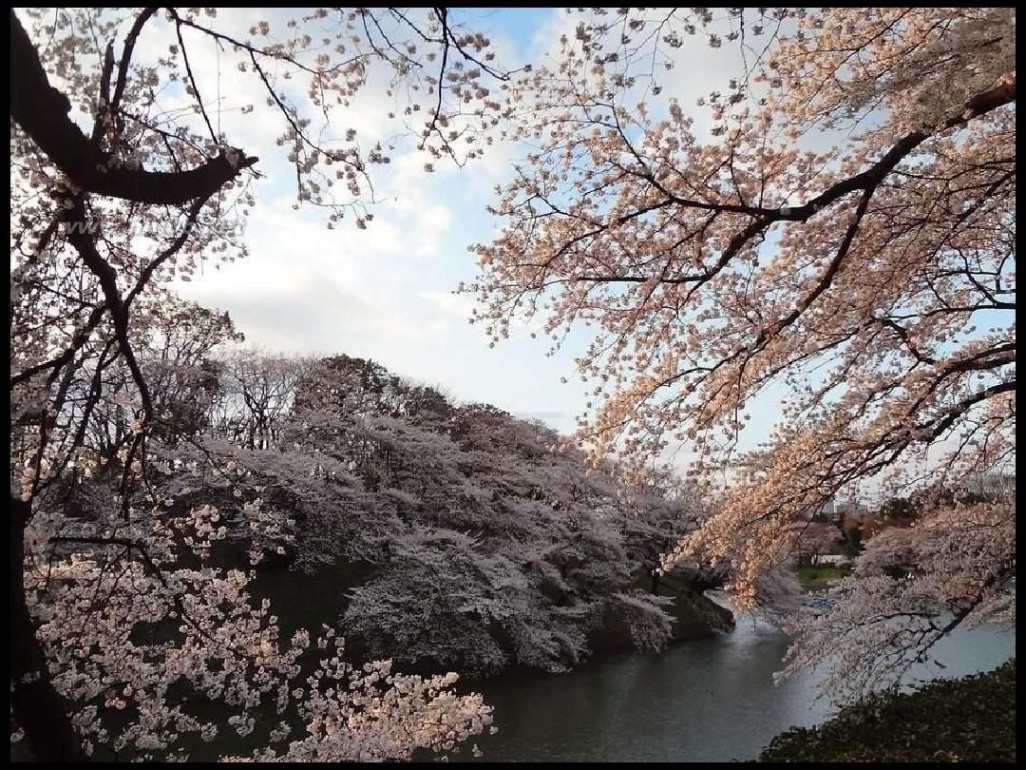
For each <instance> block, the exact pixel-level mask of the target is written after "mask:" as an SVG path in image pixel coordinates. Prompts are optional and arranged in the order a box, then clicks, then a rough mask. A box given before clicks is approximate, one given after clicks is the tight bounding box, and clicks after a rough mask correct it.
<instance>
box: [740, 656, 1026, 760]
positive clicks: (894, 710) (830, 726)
mask: <svg viewBox="0 0 1026 770" xmlns="http://www.w3.org/2000/svg"><path fill="white" fill-rule="evenodd" d="M759 761H761V762H1014V761H1015V660H1014V659H1013V660H1011V661H1009V662H1008V663H1005V664H1004V665H1003V666H1001V667H999V668H996V669H994V670H993V671H989V672H987V673H985V674H975V675H973V676H968V677H965V678H963V679H953V680H941V681H936V682H930V683H929V684H927V685H925V686H923V687H922V688H921V689H919V690H917V691H915V692H912V693H893V692H887V693H880V694H878V695H873V696H870V697H869V698H867V699H866V700H865V701H863V702H861V703H858V704H856V705H854V706H850V707H848V708H844V709H842V710H841V712H840V713H839V714H838V715H837V716H836V717H834V718H833V719H831V720H830V721H828V722H825V723H824V724H822V725H819V726H818V727H812V728H804V727H796V728H793V729H791V730H788V731H787V732H784V733H781V734H780V735H778V736H777V737H776V738H774V739H773V740H772V742H771V743H770V745H769V746H768V747H767V748H766V749H765V750H764V751H763V752H762V754H761V755H760V756H759Z"/></svg>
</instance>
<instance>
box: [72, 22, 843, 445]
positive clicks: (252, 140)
mask: <svg viewBox="0 0 1026 770" xmlns="http://www.w3.org/2000/svg"><path fill="white" fill-rule="evenodd" d="M416 12H422V11H416ZM292 15H293V12H292V11H291V10H283V9H277V10H276V9H270V10H269V9H259V8H243V9H220V10H219V11H218V19H217V22H216V25H214V26H216V27H217V28H218V29H224V30H226V31H229V30H234V31H236V32H238V33H239V34H241V35H245V30H246V29H248V28H249V27H250V26H252V25H254V24H257V23H258V22H260V21H261V20H262V19H265V18H266V19H268V20H269V21H271V22H272V29H275V28H278V29H280V28H281V27H282V26H283V24H284V21H285V20H286V19H287V18H289V17H290V16H292ZM452 20H454V21H455V22H457V23H463V24H465V25H466V27H467V28H470V29H473V30H475V31H481V32H483V33H485V34H486V35H487V36H488V37H489V38H490V39H491V49H492V50H494V51H495V52H496V54H497V55H498V62H499V63H500V65H501V66H502V67H505V68H508V69H514V68H517V67H519V66H522V65H524V64H526V63H531V64H532V65H534V66H538V65H540V64H542V63H545V61H546V60H547V59H548V58H549V57H553V56H555V55H556V54H557V52H558V50H559V38H560V36H561V35H563V34H568V35H570V36H571V37H572V36H573V34H574V31H573V30H574V25H575V24H576V22H577V17H576V16H571V15H568V14H567V13H566V12H565V10H564V9H553V8H526V9H510V8H482V9H456V10H454V11H452ZM175 42H176V41H175V37H174V33H173V29H172V28H171V27H170V26H169V25H168V24H167V23H164V22H163V21H155V22H154V23H153V24H150V25H147V27H146V29H145V32H144V35H143V38H141V43H140V49H141V53H140V56H144V57H150V58H151V59H152V57H155V56H156V55H158V53H160V52H162V51H163V50H166V46H167V45H169V44H174V43H175ZM189 56H190V64H191V68H192V70H193V71H194V72H195V74H196V80H197V82H198V83H199V84H200V85H201V90H202V91H203V97H204V104H205V105H207V107H208V110H209V111H210V114H211V116H212V119H213V120H214V122H215V124H216V129H217V130H218V131H219V132H221V131H223V133H224V134H225V136H227V137H228V140H229V141H230V143H231V144H232V145H233V146H235V147H240V148H242V149H244V150H245V152H246V153H248V154H250V155H256V156H258V157H259V158H260V162H259V164H258V165H257V169H258V170H259V172H260V178H259V179H257V180H255V181H254V182H253V190H254V193H255V196H256V205H255V207H254V209H253V211H252V215H251V216H250V218H249V225H248V229H247V232H246V242H247V245H248V249H249V252H250V254H249V256H248V257H246V258H245V259H242V260H237V261H235V262H232V263H221V264H217V265H215V264H214V263H213V262H212V261H208V262H206V263H205V264H204V265H203V266H202V268H201V270H200V272H199V273H198V274H197V275H194V276H193V278H192V280H190V281H188V282H186V281H177V282H176V283H175V285H174V287H173V288H175V289H176V290H177V291H178V292H179V293H180V294H182V295H183V296H185V297H187V298H189V299H193V300H195V301H197V302H199V303H201V304H202V305H204V306H206V307H209V308H216V309H218V310H222V311H223V310H227V311H228V312H229V313H230V315H231V317H232V319H233V320H234V322H235V324H236V326H237V328H238V329H240V330H241V331H242V332H243V333H244V334H245V335H246V339H247V343H248V344H251V345H255V346H258V347H260V348H263V349H265V350H267V351H269V352H275V353H292V354H299V355H334V354H340V353H345V354H347V355H350V356H358V357H363V358H369V359H372V360H374V361H377V362H379V363H381V364H383V365H385V366H386V367H387V368H388V369H390V370H391V371H392V372H394V373H396V374H400V375H403V376H405V377H408V378H410V379H412V380H414V381H417V382H421V383H424V384H429V385H433V386H435V387H438V388H439V389H440V390H441V391H443V392H444V393H446V394H447V395H448V396H449V397H450V398H451V399H452V400H453V401H455V402H457V403H469V402H485V403H490V404H493V405H495V406H498V407H500V408H503V409H506V410H508V411H510V412H512V413H514V414H516V415H518V416H521V417H529V418H537V419H540V420H542V421H544V422H545V423H547V424H549V425H550V426H551V427H553V428H555V429H557V430H559V431H562V432H565V433H569V432H571V431H572V430H573V429H574V427H575V424H576V418H577V417H578V416H580V415H581V414H582V413H583V412H584V411H585V405H586V403H587V401H588V395H587V394H586V390H587V388H586V386H585V384H584V383H582V382H581V381H580V380H579V379H578V378H577V376H576V372H575V365H574V359H575V357H577V356H579V355H582V354H583V353H584V351H585V349H586V347H587V344H588V342H590V336H589V334H588V330H587V329H584V328H576V329H574V330H573V331H572V332H571V333H570V334H569V336H568V337H567V338H566V341H565V343H564V344H563V346H562V347H561V349H559V350H557V351H555V352H554V353H552V354H551V355H550V354H549V348H550V342H549V341H548V340H547V339H544V337H543V335H539V336H538V338H537V339H535V338H533V335H532V332H533V331H537V330H538V329H539V328H540V325H541V321H542V319H540V318H539V319H536V321H535V322H533V323H531V324H521V325H520V326H518V327H514V328H513V330H512V333H511V336H510V339H508V340H505V341H503V342H501V343H499V344H497V345H495V346H492V345H491V343H490V340H489V338H488V337H487V335H486V334H485V331H484V329H483V328H481V327H480V326H475V325H471V324H470V323H468V321H469V318H470V314H471V310H472V308H473V305H474V299H473V297H472V296H469V295H457V294H455V293H454V289H455V287H456V286H457V285H458V284H459V283H460V282H472V281H474V280H475V278H476V277H477V276H478V268H477V264H476V259H475V256H474V254H473V253H471V251H470V249H471V247H472V246H473V245H474V244H477V243H487V242H489V241H491V240H492V239H493V238H494V237H495V236H496V235H497V233H498V227H499V226H500V223H499V222H498V221H497V220H495V219H494V218H493V217H491V216H490V215H489V214H488V213H487V211H486V207H487V206H488V204H489V203H490V201H491V200H492V199H493V196H494V194H495V193H494V189H495V187H496V185H499V184H502V183H503V182H505V181H506V180H508V179H509V178H510V177H511V174H512V173H513V164H514V163H515V162H516V161H517V160H518V158H520V157H522V156H523V155H524V154H525V152H526V148H524V147H518V146H513V145H511V144H510V143H502V142H498V143H497V144H496V145H495V146H494V147H491V148H489V149H488V151H487V152H486V154H485V157H483V158H480V159H477V160H474V161H471V162H470V163H469V164H468V165H467V167H466V168H463V169H458V168H456V167H455V166H452V165H447V164H445V163H441V162H436V163H435V164H434V165H435V168H436V170H435V171H434V173H427V172H426V171H425V168H424V164H425V161H426V160H430V159H429V158H427V157H426V156H425V155H424V154H423V153H420V152H418V151H417V150H416V148H415V143H413V142H409V141H407V142H406V143H405V144H403V143H402V142H400V143H399V145H398V148H397V150H396V151H395V152H394V153H393V155H392V163H391V164H390V165H388V166H378V167H372V178H373V184H374V202H373V204H371V206H370V209H369V210H370V211H372V212H373V214H374V221H373V222H372V223H370V225H369V226H368V227H367V229H363V230H361V229H358V228H357V227H355V225H354V223H353V221H352V218H350V219H349V220H348V221H343V222H342V223H341V224H339V225H337V226H336V227H335V229H330V230H329V229H327V228H326V226H325V225H326V214H325V212H324V211H323V210H321V209H317V208H314V207H311V206H309V205H305V206H298V207H297V205H296V203H297V201H296V188H295V171H294V169H293V168H292V167H291V166H290V165H289V164H288V162H287V161H286V158H285V154H286V151H284V150H283V148H282V147H280V146H278V145H276V142H275V140H276V138H277V136H278V135H279V133H280V131H281V124H280V117H281V116H280V114H279V113H278V111H277V110H274V109H269V108H266V107H264V106H263V104H264V99H265V98H266V92H265V91H264V89H263V86H262V84H261V83H260V81H259V79H258V78H256V77H254V76H253V74H252V73H248V74H247V73H241V72H239V71H237V69H235V63H236V61H237V59H234V58H232V57H231V55H229V54H223V53H219V52H218V49H217V48H216V46H214V45H213V44H212V43H211V41H210V40H209V39H207V38H206V37H205V36H203V35H198V36H197V37H196V38H193V39H192V40H191V41H190V43H189ZM674 56H675V59H676V62H675V63H676V67H675V68H674V70H673V71H672V72H669V73H665V74H662V75H660V82H661V84H662V86H663V88H664V91H666V92H667V93H668V94H672V95H673V96H675V97H676V98H677V99H678V100H679V101H680V103H681V104H682V105H683V106H685V108H687V107H688V105H692V106H691V107H690V109H688V112H689V114H690V115H691V116H692V117H693V118H694V119H695V124H694V126H693V132H694V134H695V135H696V138H697V139H698V140H699V141H703V140H708V139H709V135H708V127H709V117H708V114H707V113H704V112H703V111H702V110H699V109H698V108H697V107H694V106H693V105H695V102H696V101H697V100H698V99H699V98H700V97H703V96H707V95H708V94H709V93H710V92H711V91H713V90H717V89H718V90H726V88H725V87H726V83H727V81H728V80H729V79H730V78H731V77H732V76H735V75H737V74H738V71H739V69H740V68H741V61H740V56H739V54H738V51H737V49H736V48H734V47H732V46H728V45H724V46H723V47H722V48H720V49H713V48H711V47H710V46H709V45H707V44H706V42H705V41H704V40H702V39H701V38H700V37H697V38H691V39H685V41H684V45H683V47H682V48H681V49H680V50H678V51H677V52H676V53H675V54H674ZM383 84H384V81H383V80H381V79H380V78H378V79H377V80H375V78H374V76H373V74H372V77H371V79H370V84H369V85H368V87H366V88H365V89H364V90H363V91H362V92H361V94H360V95H359V96H358V97H357V98H356V100H355V102H354V106H353V107H351V108H350V109H348V110H347V111H345V112H344V113H342V114H338V115H336V116H335V122H334V123H333V125H332V129H333V130H337V131H344V130H346V129H349V128H352V129H355V130H356V131H357V133H358V136H359V137H360V141H361V144H363V145H364V146H365V147H366V146H369V145H370V144H373V142H374V141H376V140H379V139H380V140H387V139H389V138H390V137H392V136H394V135H395V132H396V130H397V129H396V125H395V123H394V122H390V121H388V120H386V119H385V115H387V113H388V112H390V111H393V110H395V109H396V105H395V99H394V98H388V97H387V95H386V93H385V87H384V85H383ZM285 87H288V86H285ZM291 93H292V95H293V96H296V95H297V94H296V91H295V90H292V91H291ZM178 98H179V102H180V104H178V106H181V105H182V104H184V103H185V102H186V100H185V98H184V95H182V94H181V93H179V95H178ZM161 104H162V106H164V107H168V108H173V107H175V106H176V103H175V92H174V88H173V87H172V88H170V89H168V90H167V91H166V92H165V91H162V93H161ZM246 104H254V105H256V110H255V111H254V112H252V113H246V112H244V110H243V106H244V105H246ZM75 119H76V120H85V121H88V116H81V117H79V116H75ZM82 124H83V125H84V124H85V123H82ZM827 139H828V137H823V138H822V140H827ZM809 149H812V148H811V147H810V148H809ZM786 395H787V394H786V392H785V391H784V390H783V388H782V387H781V386H776V387H771V388H769V389H767V391H766V392H765V393H763V394H761V395H760V396H759V397H758V399H757V400H756V403H754V404H752V408H751V410H750V411H751V413H752V414H753V416H754V419H753V421H752V424H751V425H750V426H749V428H748V429H747V430H746V431H745V433H744V434H743V438H742V442H741V448H753V447H754V446H755V445H756V444H757V443H759V442H761V441H762V440H764V439H765V438H767V437H768V435H769V433H770V431H771V428H772V426H773V425H774V423H775V422H776V420H777V418H778V416H779V405H780V402H781V400H782V399H783V398H784V397H785V396H786ZM686 449H687V448H686V447H685V448H684V451H683V452H677V453H676V454H675V455H674V457H673V459H674V460H675V461H676V462H678V463H682V462H686V460H687V458H688V456H689V453H688V452H687V451H686Z"/></svg>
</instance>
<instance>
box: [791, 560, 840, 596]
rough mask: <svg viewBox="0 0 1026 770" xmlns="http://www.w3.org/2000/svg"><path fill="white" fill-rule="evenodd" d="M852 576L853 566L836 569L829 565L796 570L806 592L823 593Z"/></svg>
mask: <svg viewBox="0 0 1026 770" xmlns="http://www.w3.org/2000/svg"><path fill="white" fill-rule="evenodd" d="M849 574H851V566H850V565H845V566H843V567H834V566H832V565H829V564H824V565H819V566H814V567H799V568H798V569H796V570H795V575H797V576H798V582H799V583H801V585H802V588H804V589H805V590H806V591H822V590H823V589H824V588H828V587H829V586H830V584H831V583H833V582H834V581H835V580H838V579H840V578H843V577H847V576H848V575H849Z"/></svg>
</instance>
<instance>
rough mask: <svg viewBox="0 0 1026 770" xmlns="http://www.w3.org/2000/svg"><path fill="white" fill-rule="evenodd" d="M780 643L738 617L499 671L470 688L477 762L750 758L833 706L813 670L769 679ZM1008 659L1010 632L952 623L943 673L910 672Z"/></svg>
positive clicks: (962, 669) (960, 672)
mask: <svg viewBox="0 0 1026 770" xmlns="http://www.w3.org/2000/svg"><path fill="white" fill-rule="evenodd" d="M786 649H787V638H786V637H785V636H783V635H782V634H780V633H779V632H777V631H775V630H773V629H772V628H770V627H768V626H766V625H763V624H757V623H753V621H751V620H750V619H744V618H742V619H740V620H739V621H738V624H737V628H736V629H735V630H734V631H732V632H731V633H728V634H723V635H718V636H716V637H714V638H710V639H703V640H699V641H692V642H681V643H678V644H676V645H673V646H671V647H670V648H669V649H667V650H666V651H665V652H663V653H661V654H659V655H641V654H632V653H613V654H606V655H602V656H597V657H596V658H595V659H594V660H592V661H590V662H589V663H587V664H586V665H584V666H582V667H581V668H579V669H577V670H575V671H573V672H571V673H568V674H555V675H553V674H548V675H546V674H533V673H529V674H523V673H518V674H512V673H511V674H507V675H504V676H501V677H497V678H494V679H491V680H485V681H483V682H480V683H475V686H474V689H476V690H478V691H480V692H482V693H483V694H484V696H485V700H486V701H487V702H488V703H490V704H491V705H492V706H494V708H495V721H496V724H497V725H498V726H499V732H498V734H496V735H494V736H488V737H485V738H482V739H479V740H478V746H479V747H480V748H481V749H482V751H483V752H484V757H483V759H484V760H487V761H552V762H567V761H592V762H595V761H633V762H659V761H674V762H702V761H711V762H717V761H719V762H725V761H730V760H748V759H754V758H755V757H757V756H758V754H759V752H760V751H761V750H762V749H763V748H764V747H765V746H766V744H768V743H769V741H770V739H772V738H773V736H774V735H776V734H777V733H780V732H782V731H783V730H786V729H787V728H789V727H792V726H795V725H802V726H811V725H814V724H817V723H819V722H822V721H823V720H824V719H826V718H828V717H829V716H830V715H831V714H832V713H834V711H835V706H834V704H832V703H830V702H828V701H827V700H825V699H816V698H815V694H816V687H817V684H818V682H819V681H820V680H821V677H822V675H821V674H819V673H817V672H809V673H806V674H803V675H801V676H799V677H797V678H795V679H792V680H790V681H787V682H784V683H782V684H780V685H774V683H773V678H772V677H773V672H774V671H777V670H778V669H779V668H780V662H781V659H782V657H783V655H784V652H785V650H786ZM1014 654H1015V632H1014V631H1002V630H997V629H990V628H984V629H975V630H972V631H962V630H959V631H956V632H955V633H954V634H952V635H951V636H950V637H949V638H947V639H944V640H942V641H941V642H939V643H938V644H937V646H936V647H935V656H934V659H935V660H937V661H939V662H941V663H942V664H944V665H945V666H946V668H944V669H943V670H939V669H937V668H936V667H929V668H927V667H925V666H923V667H919V668H918V669H917V670H915V671H913V672H911V675H912V676H913V677H914V678H916V679H928V678H937V677H938V676H941V677H958V676H964V675H966V674H971V673H974V672H977V671H986V670H989V669H992V668H994V667H996V666H998V665H1000V664H1001V663H1003V662H1004V661H1005V660H1007V659H1008V658H1010V657H1012V656H1013V655H1014ZM461 754H462V753H461ZM457 758H459V759H463V758H464V757H462V756H460V757H453V759H457ZM465 758H466V759H469V757H465Z"/></svg>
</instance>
